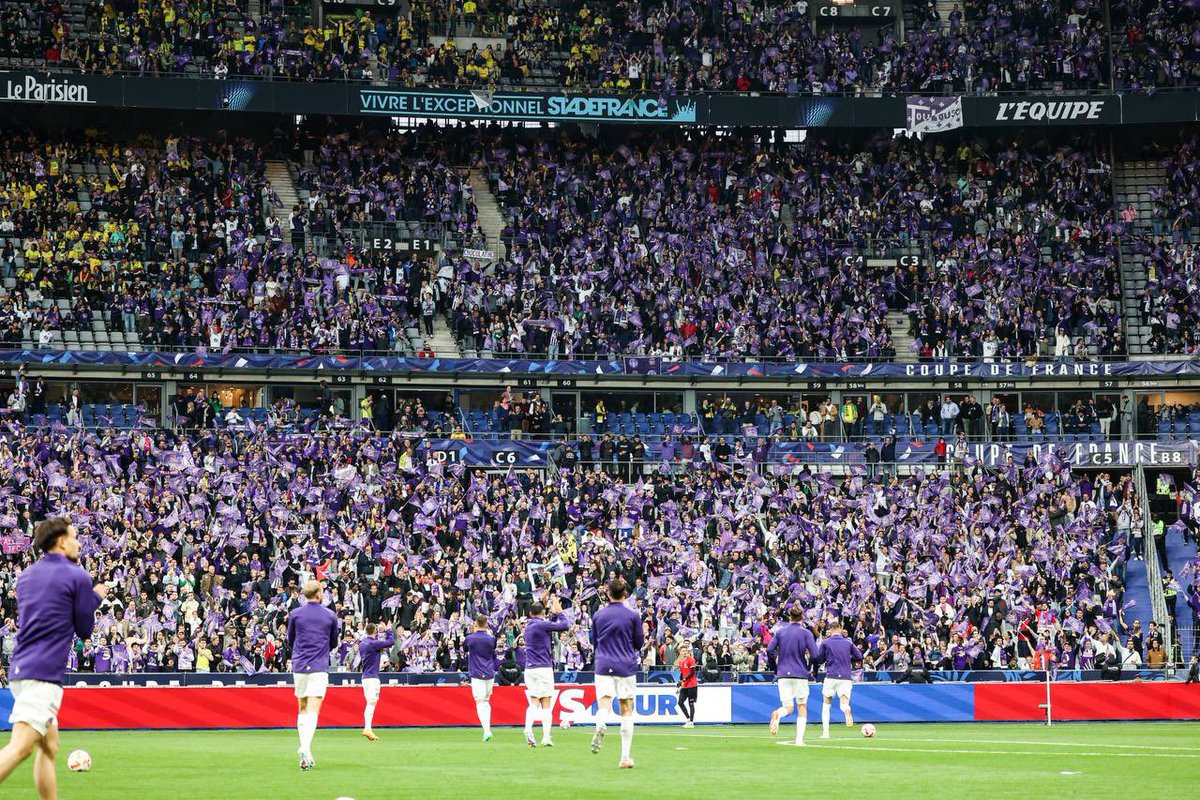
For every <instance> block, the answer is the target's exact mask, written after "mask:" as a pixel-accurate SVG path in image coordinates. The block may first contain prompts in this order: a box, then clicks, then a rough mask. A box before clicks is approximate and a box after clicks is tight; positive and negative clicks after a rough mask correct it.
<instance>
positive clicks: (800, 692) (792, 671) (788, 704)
mask: <svg viewBox="0 0 1200 800" xmlns="http://www.w3.org/2000/svg"><path fill="white" fill-rule="evenodd" d="M803 619H804V612H803V611H802V610H801V609H800V606H792V607H791V608H790V609H788V622H787V624H786V625H783V626H782V627H780V629H779V630H777V631H776V632H775V636H774V637H773V638H772V639H771V643H770V644H768V645H767V655H773V656H775V657H776V666H775V678H776V683H777V684H778V685H779V708H777V709H775V710H774V711H772V712H771V735H772V736H774V735H775V734H777V733H779V720H780V719H782V718H783V717H786V716H787V715H788V714H790V713H792V706H793V704H794V705H795V707H796V746H797V747H803V746H804V726H805V725H807V724H808V678H809V676H810V675H812V664H813V662H815V661H817V660H818V654H817V643H816V640H814V639H813V635H812V631H810V630H809V629H808V628H806V627H804V625H803V624H801V620H803Z"/></svg>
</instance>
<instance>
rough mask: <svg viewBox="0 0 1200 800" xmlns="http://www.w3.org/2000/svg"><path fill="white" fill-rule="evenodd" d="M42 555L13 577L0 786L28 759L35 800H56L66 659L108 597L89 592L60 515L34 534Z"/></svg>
mask: <svg viewBox="0 0 1200 800" xmlns="http://www.w3.org/2000/svg"><path fill="white" fill-rule="evenodd" d="M33 544H34V546H35V547H37V549H38V550H41V551H42V553H43V555H42V557H41V559H40V560H39V561H38V562H37V563H36V564H34V565H33V566H31V567H29V568H28V569H25V570H23V571H22V572H21V575H20V577H18V578H17V612H18V625H17V644H16V647H14V648H13V653H12V662H11V668H10V671H9V677H10V678H11V679H12V683H10V684H9V688H10V689H11V690H12V695H13V707H12V713H11V714H10V715H9V717H8V721H9V722H11V723H12V725H13V728H12V738H11V739H10V740H9V742H8V745H7V746H5V748H4V749H3V750H0V783H3V782H4V780H5V779H6V778H7V777H8V776H9V775H11V774H12V771H13V770H14V769H16V768H17V765H18V764H20V763H21V762H22V761H24V760H25V759H27V758H29V756H30V754H32V753H34V752H35V751H36V755H34V758H33V784H34V786H36V787H37V792H38V797H41V798H54V797H58V776H57V775H55V774H54V759H55V758H56V757H57V756H58V709H59V707H60V706H61V705H62V697H63V681H64V680H65V679H66V673H67V657H68V655H69V654H70V652H71V645H72V644H73V643H74V641H75V637H76V636H78V637H79V638H80V639H87V638H88V637H89V636H91V635H92V628H93V627H95V624H96V609H97V608H99V607H100V601H101V600H103V599H104V597H105V595H107V594H108V587H107V586H104V585H103V584H100V585H97V586H92V581H91V578H89V577H88V574H87V573H86V572H84V571H83V569H81V568H80V566H79V535H78V532H77V531H76V529H75V526H74V525H72V524H71V522H70V520H68V519H67V518H66V517H52V518H50V519H47V520H43V521H42V522H40V523H39V524H38V526H37V527H36V528H35V529H34V531H33Z"/></svg>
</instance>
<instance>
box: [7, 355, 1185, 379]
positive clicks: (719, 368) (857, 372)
mask: <svg viewBox="0 0 1200 800" xmlns="http://www.w3.org/2000/svg"><path fill="white" fill-rule="evenodd" d="M0 364H7V365H12V366H16V365H19V364H30V365H37V364H43V365H61V366H93V367H132V368H137V369H146V370H159V369H175V370H202V369H225V370H228V369H293V370H331V371H332V370H357V371H361V372H390V373H429V372H432V373H455V372H458V373H472V374H481V375H532V376H538V375H547V376H555V377H571V376H580V375H589V376H591V375H641V376H644V375H648V374H649V375H653V374H658V375H665V376H673V377H679V378H777V379H778V378H787V379H812V380H826V381H834V382H836V381H858V380H862V379H864V378H873V379H889V378H897V379H905V380H931V381H945V380H977V381H981V382H988V381H1007V380H1014V379H1033V380H1037V379H1063V378H1079V379H1084V380H1086V379H1092V378H1094V379H1103V378H1123V377H1128V378H1153V377H1157V376H1170V377H1176V376H1193V375H1200V359H1194V358H1193V359H1179V360H1175V361H1104V362H1095V361H1092V362H1079V363H1051V362H1045V363H1036V364H1027V363H1020V362H1013V363H989V364H984V363H964V362H942V363H920V364H911V363H903V364H898V363H886V364H884V363H836V362H820V363H778V364H752V363H745V362H730V363H721V364H715V363H711V362H704V361H676V362H670V361H663V360H660V359H657V358H652V359H647V358H614V359H611V360H603V361H541V360H535V359H487V358H400V357H394V356H342V355H294V354H293V355H261V354H254V353H125V352H81V351H63V350H4V351H0Z"/></svg>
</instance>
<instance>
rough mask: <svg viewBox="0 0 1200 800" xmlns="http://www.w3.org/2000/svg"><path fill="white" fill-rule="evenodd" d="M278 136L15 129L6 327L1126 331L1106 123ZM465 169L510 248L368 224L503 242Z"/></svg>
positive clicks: (261, 332) (428, 130)
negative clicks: (775, 134)
mask: <svg viewBox="0 0 1200 800" xmlns="http://www.w3.org/2000/svg"><path fill="white" fill-rule="evenodd" d="M276 133H277V136H276V137H275V139H274V140H273V141H271V142H269V143H263V142H255V141H252V140H250V139H246V138H240V137H230V136H227V135H220V136H217V137H214V138H212V139H203V138H198V137H192V136H187V135H182V134H169V135H166V136H165V137H163V138H162V139H154V138H151V137H144V138H142V139H137V140H132V141H125V140H117V139H111V138H105V137H103V136H101V135H99V134H96V133H95V132H89V133H87V134H84V135H74V134H69V133H59V134H52V135H50V134H34V133H28V132H13V133H12V135H10V136H9V137H7V139H6V142H5V144H4V145H3V147H2V149H0V171H2V174H3V176H4V184H3V186H2V187H0V236H2V237H5V238H4V243H3V245H0V273H2V274H3V277H4V278H5V279H9V281H10V283H9V286H10V288H11V289H15V291H9V292H8V293H7V294H6V295H4V297H3V299H2V300H0V329H2V332H3V336H4V339H5V340H6V341H7V342H8V343H9V344H10V345H17V344H19V343H21V342H30V343H32V344H36V345H40V346H45V347H54V346H62V344H63V343H64V342H66V343H67V344H72V343H73V342H75V341H76V339H75V338H74V337H73V336H72V335H71V333H70V332H72V331H80V332H88V331H90V330H92V329H95V330H97V331H100V330H107V331H111V332H114V333H117V334H125V335H128V336H130V337H135V336H136V341H137V342H138V343H139V344H140V345H142V346H147V347H159V348H186V349H195V348H205V349H207V350H209V351H213V352H222V351H229V350H233V349H236V350H243V351H251V350H254V351H268V350H272V349H287V350H295V351H308V352H331V351H335V350H340V351H348V350H349V351H373V352H415V351H416V350H421V351H425V350H428V347H427V346H426V347H425V348H421V342H420V339H419V336H420V335H422V334H423V335H424V336H429V335H430V334H431V332H432V324H433V320H434V318H435V316H436V315H440V314H444V315H445V317H446V319H447V321H448V323H449V325H450V328H451V330H452V331H453V332H454V333H455V334H456V336H457V338H458V340H459V343H460V345H461V349H462V350H464V351H466V352H468V353H480V354H489V353H490V354H493V355H505V354H508V355H512V354H518V355H519V354H531V355H537V356H548V357H550V358H558V357H587V356H606V355H611V354H642V355H657V356H662V357H665V358H668V359H679V358H684V357H706V358H714V359H722V358H730V357H736V358H768V359H771V358H775V359H792V360H805V359H814V358H822V359H831V360H855V359H858V360H865V359H869V360H880V361H886V360H893V359H895V358H897V357H898V356H899V357H903V358H913V357H916V358H920V359H923V360H933V359H945V358H961V359H975V360H979V359H982V360H985V361H993V360H997V361H998V360H1017V359H1029V358H1037V357H1040V358H1057V359H1060V360H1069V359H1075V360H1087V359H1095V358H1111V357H1118V356H1121V355H1123V354H1124V353H1125V351H1126V347H1125V337H1124V330H1123V320H1122V315H1121V312H1120V302H1119V298H1120V290H1119V287H1120V280H1119V273H1118V267H1117V260H1116V255H1117V252H1118V249H1119V243H1120V241H1121V239H1122V237H1125V236H1126V235H1127V234H1128V223H1127V220H1126V219H1125V218H1124V217H1123V216H1122V215H1120V214H1118V213H1117V212H1116V209H1115V207H1114V201H1113V197H1112V193H1111V186H1110V184H1111V167H1110V165H1109V164H1108V163H1107V162H1106V160H1105V152H1104V147H1103V145H1102V142H1101V140H1100V139H1099V138H1094V137H1090V136H1086V135H1080V136H1078V137H1076V138H1074V139H1071V140H1063V141H1059V142H1049V141H1046V140H1042V139H1037V138H1027V137H1018V138H1013V139H988V138H967V137H964V138H961V139H943V138H939V139H937V140H933V139H931V140H928V141H925V142H921V141H917V140H910V139H904V138H899V139H897V138H891V137H882V136H881V137H877V138H874V139H869V140H865V141H860V142H855V143H849V142H840V141H835V140H831V139H817V138H816V137H810V138H809V139H807V140H806V141H804V142H802V143H799V144H783V143H775V144H765V143H764V142H763V141H762V140H761V139H760V138H758V137H755V136H751V135H718V134H715V133H707V134H695V133H692V132H684V131H670V130H665V129H650V130H642V131H637V132H634V133H632V134H630V135H627V136H622V137H620V138H619V139H616V138H612V139H609V138H601V139H600V140H598V141H596V140H592V139H589V138H587V137H583V136H581V135H579V134H578V133H571V132H567V131H565V130H562V131H549V132H542V133H541V134H540V135H536V136H534V135H531V134H529V133H527V132H520V131H516V132H514V131H512V130H502V129H474V130H472V131H471V132H470V133H469V134H468V135H455V134H449V135H448V134H447V133H446V132H445V131H441V130H440V129H436V128H434V127H432V126H429V127H425V128H422V129H419V130H416V131H409V132H406V133H398V132H389V131H387V130H383V129H365V128H363V127H362V126H359V127H357V128H354V129H347V128H336V127H334V128H332V129H329V130H325V131H322V132H312V131H306V132H304V133H303V134H301V133H299V132H298V133H296V134H293V135H292V137H290V138H289V136H288V135H286V134H283V133H281V132H278V131H277V132H276ZM268 151H270V153H269V154H268ZM285 154H286V155H287V156H288V157H290V158H291V159H292V160H293V162H294V163H295V165H296V168H297V170H298V171H297V176H298V179H297V182H296V185H297V187H298V188H299V190H300V191H301V201H300V203H299V204H298V205H296V206H295V207H294V208H292V209H290V210H289V209H286V208H284V207H283V206H282V204H281V202H280V200H279V196H278V193H277V192H276V190H275V188H274V187H272V186H271V185H270V182H269V181H268V180H267V179H266V178H265V175H264V164H265V161H266V160H267V158H268V155H270V156H274V157H280V156H282V155H285ZM464 166H473V167H476V168H478V169H480V170H481V171H482V172H483V173H484V174H485V175H486V176H488V178H489V180H490V183H491V185H492V188H493V191H494V193H495V195H496V198H497V200H498V202H499V204H500V206H501V209H502V212H503V214H504V223H505V224H504V229H503V231H502V234H501V236H502V239H503V240H504V242H505V244H506V246H507V257H506V258H502V259H501V260H499V261H498V262H496V263H489V262H480V261H477V260H471V259H466V258H463V257H462V256H461V255H460V254H459V251H458V250H457V245H456V246H454V247H451V248H450V249H449V250H445V251H444V252H443V254H442V255H441V256H440V257H437V258H434V256H433V255H432V254H430V253H415V252H412V251H405V250H397V249H387V248H386V247H383V248H381V247H377V246H369V245H367V244H366V240H365V239H364V238H363V236H362V235H361V234H362V233H363V232H364V231H373V230H385V229H387V230H390V228H388V226H393V227H394V228H395V230H397V231H402V233H396V234H395V235H394V238H395V240H396V242H398V243H399V242H401V241H403V240H405V238H406V236H421V235H428V236H430V237H431V240H432V241H438V242H441V243H442V244H446V243H447V242H451V241H456V242H458V243H461V244H463V245H466V246H468V247H469V246H471V245H472V244H473V243H482V242H483V238H482V232H481V228H480V224H479V219H478V209H477V207H476V204H475V199H474V196H473V190H472V187H471V186H470V184H469V182H468V180H467V176H466V174H465V170H464V169H463V167H464ZM64 220H65V221H66V223H65V224H64ZM373 226H374V227H373ZM381 226H382V227H381ZM369 238H370V237H369V236H368V237H367V239H369ZM375 241H391V234H389V235H388V237H387V238H385V237H381V236H379V235H378V233H376V236H375ZM1164 247H1165V245H1164ZM1176 251H1179V250H1178V246H1177V247H1176V248H1175V249H1174V250H1171V253H1175V252H1176ZM1179 252H1183V253H1187V252H1190V250H1188V249H1186V248H1185V249H1184V250H1181V251H1179ZM864 254H866V255H865V256H864ZM871 254H883V255H885V256H887V257H885V258H874V257H872V255H871ZM901 255H907V258H904V259H901ZM1180 262H1182V263H1186V258H1175V260H1174V261H1173V262H1172V263H1173V264H1177V263H1180ZM1189 274H1190V273H1188V272H1187V271H1186V270H1183V271H1181V270H1179V269H1171V268H1169V267H1164V268H1163V269H1162V270H1161V277H1162V281H1163V282H1165V291H1164V293H1163V296H1164V297H1169V298H1172V300H1171V302H1172V307H1171V308H1169V309H1166V311H1170V312H1172V313H1173V315H1174V316H1172V315H1170V314H1166V312H1165V311H1164V319H1171V320H1174V321H1176V322H1177V323H1178V324H1176V325H1174V326H1171V325H1170V324H1167V328H1168V329H1169V330H1173V331H1176V332H1177V338H1179V339H1181V340H1182V341H1183V342H1184V343H1185V345H1186V344H1187V343H1189V342H1191V341H1193V338H1194V337H1192V336H1191V334H1190V332H1189V328H1190V325H1189V324H1188V323H1189V320H1190V319H1191V317H1190V315H1191V314H1192V313H1193V312H1192V311H1190V310H1189V309H1191V308H1192V307H1193V306H1194V302H1195V301H1194V298H1195V296H1196V294H1195V293H1194V292H1191V291H1189V290H1188V288H1187V287H1188V286H1189V283H1188V281H1189V278H1188V275H1189ZM1156 286H1157V284H1156ZM889 311H905V312H907V314H908V317H909V322H908V326H907V327H908V330H907V333H908V334H909V335H910V336H911V337H912V339H913V341H912V344H911V345H910V347H911V352H910V353H903V354H898V353H897V352H896V345H895V339H894V337H895V336H896V335H897V333H898V332H897V331H893V330H892V329H891V327H890V326H889V324H888V320H887V315H888V312H889ZM1176 317H1178V319H1177V320H1176ZM422 328H423V331H422V330H420V329H422ZM414 339H415V344H414ZM89 341H90V340H89ZM97 341H101V342H107V341H108V340H107V339H102V340H97ZM113 341H118V340H116V339H114V340H113ZM128 343H129V340H128V339H125V340H124V341H119V342H118V344H117V345H115V349H123V347H122V345H124V344H128ZM100 349H105V348H104V347H103V346H102V347H100ZM1184 349H1187V347H1186V346H1185V348H1184Z"/></svg>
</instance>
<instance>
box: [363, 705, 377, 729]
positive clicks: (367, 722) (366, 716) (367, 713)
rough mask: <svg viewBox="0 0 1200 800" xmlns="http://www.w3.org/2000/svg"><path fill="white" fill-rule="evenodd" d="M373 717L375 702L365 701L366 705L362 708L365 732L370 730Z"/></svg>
mask: <svg viewBox="0 0 1200 800" xmlns="http://www.w3.org/2000/svg"><path fill="white" fill-rule="evenodd" d="M373 719H375V704H374V703H367V707H366V708H364V709H363V730H364V731H366V732H367V733H370V732H371V720H373Z"/></svg>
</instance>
